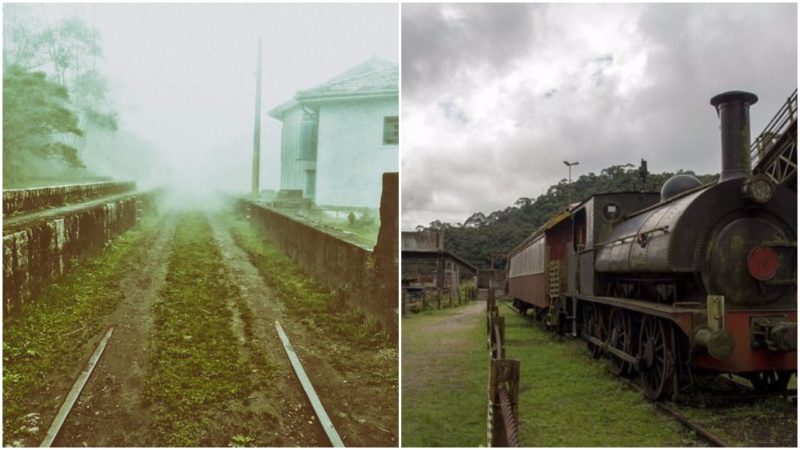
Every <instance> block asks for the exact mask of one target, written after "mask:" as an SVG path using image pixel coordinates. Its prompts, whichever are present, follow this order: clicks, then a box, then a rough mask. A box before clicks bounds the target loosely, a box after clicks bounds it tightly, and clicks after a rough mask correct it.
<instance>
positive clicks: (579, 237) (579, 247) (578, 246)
mask: <svg viewBox="0 0 800 450" xmlns="http://www.w3.org/2000/svg"><path fill="white" fill-rule="evenodd" d="M585 248H586V207H583V208H581V209H580V210H579V211H578V212H576V213H575V215H573V216H572V248H571V250H572V251H571V252H570V257H571V258H570V259H571V260H572V263H573V265H574V270H575V271H574V272H573V271H570V281H573V282H574V285H572V286H570V287H569V291H570V292H573V293H578V292H580V293H585V292H584V290H583V289H581V273H582V272H583V271H584V270H585V268H584V267H582V266H583V265H584V264H585V263H586V261H583V263H584V264H582V260H583V259H584V258H582V257H581V255H582V252H583V250H584V249H585ZM591 269H593V267H592V268H591Z"/></svg>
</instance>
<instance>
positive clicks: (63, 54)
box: [3, 5, 117, 131]
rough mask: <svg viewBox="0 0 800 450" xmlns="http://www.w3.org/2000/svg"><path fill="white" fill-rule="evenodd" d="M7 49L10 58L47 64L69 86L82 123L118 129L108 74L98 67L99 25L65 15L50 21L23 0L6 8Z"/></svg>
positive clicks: (26, 64) (28, 65)
mask: <svg viewBox="0 0 800 450" xmlns="http://www.w3.org/2000/svg"><path fill="white" fill-rule="evenodd" d="M6 12H7V14H8V16H9V17H7V18H6V20H5V25H6V26H5V30H4V43H3V53H4V55H5V60H6V61H7V62H8V64H11V65H17V66H19V67H22V68H25V69H28V70H43V71H45V72H46V73H47V74H48V75H50V77H51V80H54V81H55V82H57V83H58V84H60V85H62V86H64V87H66V88H67V90H68V91H69V93H70V97H71V98H72V105H73V107H74V109H75V112H76V113H77V114H78V117H79V119H80V123H81V124H82V126H83V128H84V129H90V128H91V129H96V130H101V131H103V130H105V131H116V130H117V114H116V112H114V111H113V108H112V107H111V105H110V104H109V101H108V98H107V97H108V86H107V83H106V80H105V77H103V75H102V74H101V73H100V72H98V71H97V69H96V61H97V59H98V58H100V57H102V49H101V47H100V37H99V35H98V33H97V30H95V29H93V28H90V27H89V26H88V25H87V24H86V23H84V22H83V20H81V19H79V18H72V19H66V20H62V21H61V22H58V23H56V24H55V25H54V26H53V27H50V26H49V25H48V24H47V23H44V24H43V23H41V22H40V21H37V20H34V19H33V18H32V17H29V16H30V14H28V15H27V16H26V12H29V11H27V10H26V9H25V7H23V6H21V5H14V7H11V8H7V9H6Z"/></svg>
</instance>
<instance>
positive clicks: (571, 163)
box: [564, 161, 580, 208]
mask: <svg viewBox="0 0 800 450" xmlns="http://www.w3.org/2000/svg"><path fill="white" fill-rule="evenodd" d="M564 164H565V165H566V166H567V168H568V169H569V179H568V180H569V181H568V182H567V183H568V185H569V189H568V190H567V202H568V203H567V208H569V207H570V206H572V166H577V165H578V164H580V163H579V162H578V161H575V162H567V161H564Z"/></svg>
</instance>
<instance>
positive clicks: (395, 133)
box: [383, 116, 400, 145]
mask: <svg viewBox="0 0 800 450" xmlns="http://www.w3.org/2000/svg"><path fill="white" fill-rule="evenodd" d="M399 141H400V123H399V121H398V120H397V116H388V117H384V118H383V145H397V143H398V142H399Z"/></svg>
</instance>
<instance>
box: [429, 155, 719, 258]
mask: <svg viewBox="0 0 800 450" xmlns="http://www.w3.org/2000/svg"><path fill="white" fill-rule="evenodd" d="M640 170H641V169H635V168H633V167H632V165H630V164H628V165H624V166H620V165H616V166H611V167H608V168H606V169H603V170H602V171H601V172H600V174H595V173H593V172H590V173H588V174H586V175H581V176H580V178H578V179H577V180H575V181H574V182H573V183H572V185H570V184H569V183H567V180H561V181H560V182H559V183H558V184H556V185H553V186H550V188H549V189H548V190H547V192H546V193H545V194H542V195H540V196H539V197H537V198H535V199H534V198H528V197H522V198H520V199H519V200H517V201H516V202H515V203H514V206H509V207H507V208H505V209H503V210H499V211H495V212H493V213H491V214H489V215H488V216H487V215H485V214H483V213H481V212H477V213H474V214H472V215H471V216H469V217H468V218H467V220H466V221H465V222H464V223H463V224H462V223H457V224H455V225H451V224H449V223H442V222H440V221H438V220H437V221H434V222H431V223H430V225H429V226H427V227H425V226H418V227H417V231H426V230H444V231H445V247H446V248H447V250H449V251H452V252H454V253H456V254H457V255H459V256H461V257H463V258H465V259H466V260H467V261H470V262H472V263H473V264H475V265H476V266H478V267H479V268H488V267H489V266H490V265H491V255H492V253H502V254H505V253H507V252H508V251H509V250H511V249H512V248H514V247H515V246H516V245H518V244H519V243H520V242H522V241H523V240H524V239H525V238H527V237H528V236H530V234H531V233H533V232H534V231H535V230H536V229H537V228H538V227H539V226H541V225H542V224H543V223H544V222H545V221H546V220H547V219H548V218H550V217H551V216H552V215H553V214H555V213H556V212H558V211H560V210H563V209H564V208H566V206H567V204H568V203H569V199H570V198H571V199H572V201H573V203H574V202H579V201H583V200H585V199H587V198H589V197H590V196H592V195H594V194H596V193H601V192H624V191H659V190H660V189H661V185H662V184H663V183H664V182H665V181H666V180H667V179H668V178H669V177H671V176H673V175H675V173H672V172H664V173H659V174H648V175H647V177H646V178H645V179H644V180H643V179H642V177H641V172H640ZM678 173H687V174H691V175H694V172H691V171H687V172H684V171H679V172H678ZM697 177H698V178H699V179H700V181H702V182H703V183H707V182H711V181H713V180H715V179H716V177H717V175H699V176H697ZM570 191H571V192H570ZM496 267H497V268H502V267H505V260H504V259H502V258H501V259H498V260H497V262H496Z"/></svg>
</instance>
